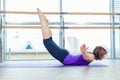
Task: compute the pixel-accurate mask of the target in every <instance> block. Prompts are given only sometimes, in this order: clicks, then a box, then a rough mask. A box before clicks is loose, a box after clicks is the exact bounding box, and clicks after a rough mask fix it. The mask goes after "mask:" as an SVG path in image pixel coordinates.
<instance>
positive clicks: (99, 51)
mask: <svg viewBox="0 0 120 80" xmlns="http://www.w3.org/2000/svg"><path fill="white" fill-rule="evenodd" d="M93 54H94V56H95V59H96V60H102V59H103V58H104V57H105V55H106V54H107V51H106V49H105V48H103V47H101V46H97V47H95V49H94V50H93Z"/></svg>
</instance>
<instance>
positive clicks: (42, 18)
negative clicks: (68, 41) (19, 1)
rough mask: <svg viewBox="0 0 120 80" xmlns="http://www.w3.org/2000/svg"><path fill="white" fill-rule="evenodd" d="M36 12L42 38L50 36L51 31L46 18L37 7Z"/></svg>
mask: <svg viewBox="0 0 120 80" xmlns="http://www.w3.org/2000/svg"><path fill="white" fill-rule="evenodd" d="M37 12H38V16H39V19H40V22H41V28H42V35H43V39H47V38H50V37H52V33H51V31H50V28H49V26H48V20H47V19H46V17H45V15H44V14H43V13H42V12H41V11H40V10H39V9H38V8H37Z"/></svg>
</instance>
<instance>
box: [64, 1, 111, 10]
mask: <svg viewBox="0 0 120 80" xmlns="http://www.w3.org/2000/svg"><path fill="white" fill-rule="evenodd" d="M109 6H110V4H109V0H70V1H69V0H63V12H109V9H110V8H109Z"/></svg>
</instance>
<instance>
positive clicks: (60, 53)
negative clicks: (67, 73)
mask: <svg viewBox="0 0 120 80" xmlns="http://www.w3.org/2000/svg"><path fill="white" fill-rule="evenodd" d="M43 42H44V45H45V47H46V49H47V50H48V51H49V53H50V54H51V55H52V56H53V57H54V58H56V59H57V60H59V61H60V62H63V61H64V59H65V57H66V56H67V55H68V54H69V52H68V51H67V50H66V49H61V48H60V47H59V46H58V45H57V44H56V43H55V42H54V41H53V40H52V37H50V38H48V39H44V40H43Z"/></svg>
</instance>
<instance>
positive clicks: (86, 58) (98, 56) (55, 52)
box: [37, 8, 107, 66]
mask: <svg viewBox="0 0 120 80" xmlns="http://www.w3.org/2000/svg"><path fill="white" fill-rule="evenodd" d="M37 12H38V16H39V19H40V21H41V28H42V35H43V43H44V46H45V47H46V49H47V50H48V52H49V53H50V54H51V55H52V56H53V57H54V58H56V59H57V60H59V61H60V62H61V63H63V64H64V65H81V66H83V65H89V64H90V63H91V62H92V61H93V60H102V59H103V58H104V57H105V55H106V54H107V51H106V50H105V49H104V48H103V47H101V46H97V47H96V48H95V49H94V50H93V53H88V52H87V50H88V47H86V45H85V44H82V46H81V47H80V50H81V52H82V53H81V54H79V55H72V54H70V53H69V51H68V50H66V49H62V48H60V47H59V46H58V45H57V44H56V43H55V42H54V41H53V40H52V33H51V30H50V28H49V26H48V20H47V19H46V17H45V15H44V14H43V13H42V12H41V11H40V10H39V9H38V8H37Z"/></svg>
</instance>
